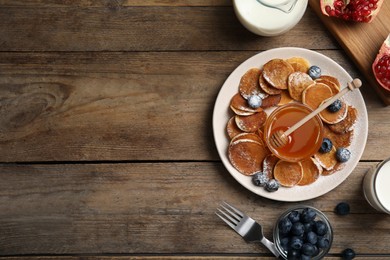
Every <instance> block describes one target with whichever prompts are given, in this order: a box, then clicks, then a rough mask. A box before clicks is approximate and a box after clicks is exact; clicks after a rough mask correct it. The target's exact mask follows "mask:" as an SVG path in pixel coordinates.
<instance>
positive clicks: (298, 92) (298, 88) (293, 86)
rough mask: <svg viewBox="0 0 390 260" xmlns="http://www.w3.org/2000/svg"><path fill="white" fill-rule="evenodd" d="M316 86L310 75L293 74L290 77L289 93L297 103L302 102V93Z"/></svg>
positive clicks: (302, 73)
mask: <svg viewBox="0 0 390 260" xmlns="http://www.w3.org/2000/svg"><path fill="white" fill-rule="evenodd" d="M312 84H314V80H313V79H312V78H311V77H310V76H309V74H307V73H304V72H299V71H297V72H293V73H291V74H290V75H289V76H288V92H289V93H290V97H291V98H293V99H294V100H296V101H302V92H303V91H304V90H305V89H306V88H307V87H309V86H310V85H312Z"/></svg>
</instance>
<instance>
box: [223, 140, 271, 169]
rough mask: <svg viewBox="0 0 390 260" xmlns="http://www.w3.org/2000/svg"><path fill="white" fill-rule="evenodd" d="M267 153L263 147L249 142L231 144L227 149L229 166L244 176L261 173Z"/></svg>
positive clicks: (241, 141)
mask: <svg viewBox="0 0 390 260" xmlns="http://www.w3.org/2000/svg"><path fill="white" fill-rule="evenodd" d="M268 153H269V152H268V150H267V149H266V148H265V146H264V145H261V144H259V143H257V142H255V141H251V140H249V141H248V140H237V141H235V142H231V143H230V145H229V148H228V157H229V160H230V162H231V164H232V165H233V167H234V168H236V169H237V170H238V171H239V172H240V173H242V174H244V175H253V174H254V173H255V172H258V171H261V169H262V163H263V160H264V158H265V157H266V156H267V155H268Z"/></svg>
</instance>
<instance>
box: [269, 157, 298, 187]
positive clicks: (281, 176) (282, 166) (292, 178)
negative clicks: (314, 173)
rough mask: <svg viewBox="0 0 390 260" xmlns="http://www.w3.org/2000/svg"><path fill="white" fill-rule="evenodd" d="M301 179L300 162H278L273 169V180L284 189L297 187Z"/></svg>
mask: <svg viewBox="0 0 390 260" xmlns="http://www.w3.org/2000/svg"><path fill="white" fill-rule="evenodd" d="M302 177H303V169H302V165H301V163H300V162H287V161H283V160H279V161H278V162H277V163H276V165H275V167H274V178H275V180H277V181H278V182H279V183H280V185H282V186H284V187H293V186H295V185H297V184H298V183H299V182H300V181H301V180H302Z"/></svg>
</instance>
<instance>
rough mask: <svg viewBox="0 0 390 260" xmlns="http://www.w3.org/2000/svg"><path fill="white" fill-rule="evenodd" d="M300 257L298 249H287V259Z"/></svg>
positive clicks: (291, 259) (293, 259)
mask: <svg viewBox="0 0 390 260" xmlns="http://www.w3.org/2000/svg"><path fill="white" fill-rule="evenodd" d="M300 258H301V253H300V252H299V250H295V249H290V250H288V252H287V259H289V260H295V259H300Z"/></svg>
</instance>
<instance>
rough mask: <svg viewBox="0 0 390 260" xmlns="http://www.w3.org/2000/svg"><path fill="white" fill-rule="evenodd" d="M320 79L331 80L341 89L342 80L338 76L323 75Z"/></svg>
mask: <svg viewBox="0 0 390 260" xmlns="http://www.w3.org/2000/svg"><path fill="white" fill-rule="evenodd" d="M320 79H322V80H327V81H330V82H332V83H334V84H335V86H336V87H337V88H338V90H340V89H341V84H340V81H339V80H338V79H337V78H336V77H333V76H330V75H321V76H320Z"/></svg>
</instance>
